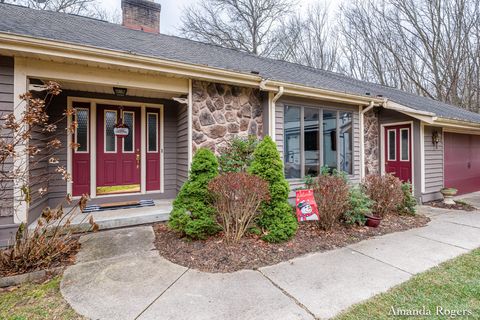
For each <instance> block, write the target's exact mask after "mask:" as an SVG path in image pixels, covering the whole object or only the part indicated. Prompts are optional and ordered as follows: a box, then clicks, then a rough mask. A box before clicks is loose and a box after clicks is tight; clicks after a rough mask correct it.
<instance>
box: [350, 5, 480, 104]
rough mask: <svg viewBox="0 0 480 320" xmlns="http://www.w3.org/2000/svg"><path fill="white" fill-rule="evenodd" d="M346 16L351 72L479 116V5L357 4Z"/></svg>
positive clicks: (351, 6) (352, 6) (362, 77)
mask: <svg viewBox="0 0 480 320" xmlns="http://www.w3.org/2000/svg"><path fill="white" fill-rule="evenodd" d="M341 12H342V31H343V32H342V34H343V38H344V42H345V46H344V56H345V64H344V69H343V70H344V71H345V72H346V73H348V74H350V75H352V76H355V77H358V78H360V79H364V80H370V81H375V82H378V83H381V84H384V85H389V86H394V87H398V88H401V89H403V90H407V91H411V92H415V93H419V94H421V95H425V96H427V97H431V98H434V99H438V100H441V101H444V102H447V103H452V104H455V105H458V106H461V107H464V108H467V109H470V110H473V111H479V100H478V98H479V93H478V90H479V85H478V84H479V82H478V77H479V47H478V46H479V41H480V38H479V32H478V29H479V27H478V25H479V22H480V20H479V19H480V18H479V13H480V12H479V1H478V0H457V1H446V0H383V1H378V0H367V1H359V0H356V1H353V2H351V3H350V5H346V6H344V7H342V9H341Z"/></svg>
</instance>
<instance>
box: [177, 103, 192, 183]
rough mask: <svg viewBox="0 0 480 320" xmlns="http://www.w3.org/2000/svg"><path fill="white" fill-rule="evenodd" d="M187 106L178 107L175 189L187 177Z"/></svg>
mask: <svg viewBox="0 0 480 320" xmlns="http://www.w3.org/2000/svg"><path fill="white" fill-rule="evenodd" d="M189 147H190V148H191V146H189V145H188V108H187V106H186V105H180V106H179V107H178V116H177V191H178V190H180V188H181V187H182V185H183V183H184V182H185V181H187V179H188V148H189Z"/></svg>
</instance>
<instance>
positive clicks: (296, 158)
mask: <svg viewBox="0 0 480 320" xmlns="http://www.w3.org/2000/svg"><path fill="white" fill-rule="evenodd" d="M284 135H285V137H284V143H285V147H284V148H285V149H284V163H285V177H286V178H300V108H298V107H288V106H287V107H285V117H284Z"/></svg>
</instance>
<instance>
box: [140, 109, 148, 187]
mask: <svg viewBox="0 0 480 320" xmlns="http://www.w3.org/2000/svg"><path fill="white" fill-rule="evenodd" d="M140 119H141V125H140V131H141V134H140V139H141V143H140V145H141V146H140V154H141V158H140V193H142V194H145V193H147V111H146V108H145V106H144V105H143V106H142V107H141V116H140Z"/></svg>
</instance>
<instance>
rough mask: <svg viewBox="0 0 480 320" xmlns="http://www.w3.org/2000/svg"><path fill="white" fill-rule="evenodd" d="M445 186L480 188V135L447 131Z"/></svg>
mask: <svg viewBox="0 0 480 320" xmlns="http://www.w3.org/2000/svg"><path fill="white" fill-rule="evenodd" d="M445 187H453V188H457V189H458V193H459V194H463V193H468V192H473V191H479V190H480V136H476V135H468V134H459V133H450V132H448V133H447V132H446V133H445Z"/></svg>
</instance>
